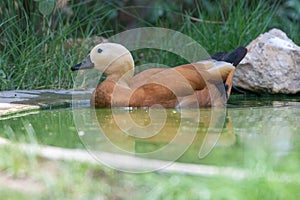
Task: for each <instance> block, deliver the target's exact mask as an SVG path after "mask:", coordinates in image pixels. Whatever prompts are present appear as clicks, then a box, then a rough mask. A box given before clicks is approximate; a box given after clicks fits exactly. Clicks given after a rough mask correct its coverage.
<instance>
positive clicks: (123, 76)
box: [106, 69, 134, 85]
mask: <svg viewBox="0 0 300 200" xmlns="http://www.w3.org/2000/svg"><path fill="white" fill-rule="evenodd" d="M133 74H134V70H133V69H131V70H128V71H127V72H125V73H124V72H114V73H106V75H107V78H106V80H110V81H113V82H116V83H118V84H124V85H128V83H129V81H130V79H131V78H132V77H133Z"/></svg>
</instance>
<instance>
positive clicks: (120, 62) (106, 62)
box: [90, 43, 134, 75]
mask: <svg viewBox="0 0 300 200" xmlns="http://www.w3.org/2000/svg"><path fill="white" fill-rule="evenodd" d="M90 58H91V61H92V63H93V64H94V68H95V69H98V70H99V71H101V72H104V73H105V74H107V75H112V74H115V73H117V74H125V73H127V72H128V71H130V72H131V71H132V75H133V70H134V61H133V58H132V56H131V53H130V52H129V51H128V49H126V48H125V47H124V46H122V45H120V44H116V43H101V44H98V45H97V46H95V47H94V48H93V49H92V50H91V52H90Z"/></svg>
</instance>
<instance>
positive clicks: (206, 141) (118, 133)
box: [0, 97, 300, 176]
mask: <svg viewBox="0 0 300 200" xmlns="http://www.w3.org/2000/svg"><path fill="white" fill-rule="evenodd" d="M299 122H300V103H299V99H297V98H296V97H289V98H286V97H284V98H279V99H272V100H270V98H258V97H251V98H244V97H242V98H238V97H234V98H233V99H232V100H231V101H230V102H229V105H228V107H227V108H226V109H190V110H181V111H180V110H175V109H167V110H164V109H131V110H129V109H112V110H111V109H99V110H92V109H90V108H80V109H79V108H77V109H73V110H72V109H70V108H67V109H57V110H43V111H36V112H32V113H26V114H23V115H15V116H10V117H7V118H2V119H1V120H0V136H1V137H5V138H8V139H10V140H12V141H17V142H30V143H39V144H42V145H52V146H59V147H64V148H82V149H84V148H88V149H89V150H92V151H105V152H111V153H117V154H125V155H134V156H138V157H143V158H155V159H162V160H168V161H173V160H176V161H177V162H181V163H192V164H205V165H209V166H221V167H233V168H238V169H251V170H258V171H272V172H283V173H288V174H291V175H297V176H298V171H299V168H300V123H299Z"/></svg>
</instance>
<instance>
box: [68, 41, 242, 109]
mask: <svg viewBox="0 0 300 200" xmlns="http://www.w3.org/2000/svg"><path fill="white" fill-rule="evenodd" d="M246 53H247V49H246V48H245V47H238V48H236V49H235V50H234V51H233V52H232V53H228V54H227V53H217V54H214V55H212V56H211V58H209V59H206V60H202V61H199V62H195V63H191V64H185V65H180V66H177V67H173V68H151V69H147V70H144V71H142V72H140V73H138V74H136V75H134V60H133V57H132V55H131V53H130V52H129V50H127V49H126V48H125V47H124V46H122V45H121V44H117V43H101V44H98V45H97V46H95V47H94V48H93V49H92V50H91V52H90V54H89V55H88V56H87V58H86V59H85V60H84V61H83V62H82V63H79V64H77V65H75V66H73V67H72V68H71V69H72V71H74V70H80V69H89V68H95V69H97V70H99V71H101V72H103V73H104V74H105V75H106V79H105V80H104V81H103V82H102V83H100V84H99V85H98V86H97V87H96V89H95V90H94V92H93V94H92V97H91V105H92V106H95V107H96V108H104V107H165V108H175V107H176V108H191V107H196V108H197V107H209V106H224V105H225V104H226V102H227V100H228V98H229V96H230V93H231V88H232V77H233V75H234V71H235V66H237V65H238V64H239V62H240V61H241V60H242V59H243V58H244V56H245V55H246Z"/></svg>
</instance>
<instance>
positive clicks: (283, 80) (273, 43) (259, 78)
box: [233, 29, 300, 94]
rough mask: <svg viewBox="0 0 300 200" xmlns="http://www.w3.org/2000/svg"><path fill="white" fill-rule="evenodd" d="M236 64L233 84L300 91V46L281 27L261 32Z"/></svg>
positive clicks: (258, 88) (270, 91)
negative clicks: (244, 55) (238, 63)
mask: <svg viewBox="0 0 300 200" xmlns="http://www.w3.org/2000/svg"><path fill="white" fill-rule="evenodd" d="M247 49H248V53H247V55H246V57H245V58H244V59H243V60H242V62H241V63H240V65H239V66H238V67H237V68H236V72H235V76H234V78H233V84H234V85H235V86H237V87H240V88H243V89H246V90H250V91H254V92H269V93H274V94H275V93H284V94H295V93H297V92H300V47H299V46H297V45H296V44H295V43H293V41H292V40H290V39H289V38H288V37H287V35H286V34H285V33H284V32H282V31H281V30H278V29H272V30H270V31H269V32H267V33H264V34H262V35H260V36H259V37H258V38H256V39H255V40H254V41H252V42H251V43H250V44H249V45H248V46H247Z"/></svg>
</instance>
